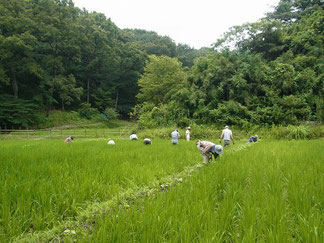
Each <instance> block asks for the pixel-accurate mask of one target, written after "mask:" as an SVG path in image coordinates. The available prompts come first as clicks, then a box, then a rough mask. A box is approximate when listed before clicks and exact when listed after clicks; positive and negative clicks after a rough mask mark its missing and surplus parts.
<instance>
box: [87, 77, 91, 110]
mask: <svg viewBox="0 0 324 243" xmlns="http://www.w3.org/2000/svg"><path fill="white" fill-rule="evenodd" d="M89 101H90V79H88V82H87V103H88V104H89Z"/></svg>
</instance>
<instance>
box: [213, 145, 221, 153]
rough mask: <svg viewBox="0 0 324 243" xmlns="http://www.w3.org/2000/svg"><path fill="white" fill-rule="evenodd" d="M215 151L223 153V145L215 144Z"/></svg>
mask: <svg viewBox="0 0 324 243" xmlns="http://www.w3.org/2000/svg"><path fill="white" fill-rule="evenodd" d="M215 153H217V154H222V153H223V146H222V145H216V146H215Z"/></svg>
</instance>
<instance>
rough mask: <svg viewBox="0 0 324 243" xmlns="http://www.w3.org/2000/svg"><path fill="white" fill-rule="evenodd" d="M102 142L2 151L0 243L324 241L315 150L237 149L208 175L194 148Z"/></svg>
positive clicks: (316, 145)
mask: <svg viewBox="0 0 324 243" xmlns="http://www.w3.org/2000/svg"><path fill="white" fill-rule="evenodd" d="M140 138H141V137H140ZM212 141H213V140H212ZM0 142H1V141H0ZM106 142H107V141H106V140H102V139H97V140H93V139H91V140H75V141H73V142H72V143H70V144H65V143H63V140H60V141H59V140H43V141H28V143H27V141H23V140H22V141H9V142H8V141H7V142H6V143H4V142H1V154H2V157H3V158H4V159H3V160H1V161H0V163H1V164H0V166H1V172H0V173H1V174H0V175H1V178H2V182H3V183H2V184H1V191H2V193H1V202H2V203H1V208H0V213H1V219H2V220H1V222H0V224H1V226H2V227H1V234H0V237H1V241H9V240H20V241H24V242H30V241H41V242H42V241H51V240H61V241H62V240H64V241H75V240H76V241H88V242H99V241H100V242H102V241H115V242H125V241H132V242H143V241H145V242H146V241H154V242H156V241H160V240H161V241H162V240H167V241H185V242H189V241H224V240H225V241H227V240H228V241H233V240H237V241H244V240H247V241H250V240H252V239H260V240H261V239H262V240H266V241H272V240H275V241H293V240H298V241H311V242H321V241H322V239H323V238H324V235H323V232H322V231H321V230H320V229H321V228H322V227H323V220H322V213H321V212H322V210H323V200H324V198H323V195H324V193H323V188H324V187H323V183H324V181H323V179H322V176H321V173H323V170H324V168H323V164H322V163H321V158H322V157H323V149H322V147H323V146H322V143H323V141H322V140H310V141H305V140H299V141H287V140H282V141H273V140H270V141H265V140H261V141H259V142H257V143H256V144H247V143H246V141H245V140H244V141H241V142H238V143H236V144H235V146H233V147H232V148H231V149H225V150H224V153H223V156H222V157H221V159H219V160H216V161H214V162H213V163H211V164H209V165H207V166H206V165H205V166H204V165H202V157H201V155H200V153H199V152H198V151H197V149H196V147H195V145H194V142H186V141H184V140H180V144H179V145H178V146H172V145H171V143H170V141H169V140H159V139H155V140H153V143H152V145H151V146H145V145H143V144H142V143H141V142H140V141H130V140H117V141H116V142H117V143H116V145H115V146H108V145H107V144H106ZM283 222H284V223H283ZM3 226H5V227H3ZM175 229H176V230H175Z"/></svg>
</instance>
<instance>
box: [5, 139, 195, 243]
mask: <svg viewBox="0 0 324 243" xmlns="http://www.w3.org/2000/svg"><path fill="white" fill-rule="evenodd" d="M199 162H201V156H200V154H199V153H198V151H197V149H196V148H195V144H194V142H193V141H190V142H185V141H181V142H180V144H179V145H178V146H172V145H171V141H169V140H153V144H152V145H150V146H145V145H143V144H142V142H141V141H129V140H117V141H116V145H115V146H111V145H107V140H89V139H88V140H73V142H71V143H68V144H66V143H64V142H63V141H62V140H37V141H34V140H28V141H23V140H22V141H13V140H10V141H0V179H1V184H0V191H1V193H0V218H1V220H0V242H5V241H8V240H9V239H12V237H16V236H18V235H20V234H22V233H27V232H35V231H39V230H46V229H50V228H52V227H54V226H55V225H57V223H58V222H60V221H64V220H68V219H71V218H72V219H73V218H74V217H75V216H76V215H77V214H78V212H79V211H80V209H84V208H85V207H87V206H88V205H89V204H92V203H96V202H103V201H106V200H110V199H111V198H113V197H114V196H116V195H118V194H120V193H122V192H123V191H127V190H131V189H134V188H138V187H142V186H144V185H150V184H152V183H158V181H159V180H160V179H161V178H163V177H165V176H167V175H170V174H174V173H177V172H179V171H182V170H183V169H184V168H185V167H187V166H192V165H194V164H197V163H199Z"/></svg>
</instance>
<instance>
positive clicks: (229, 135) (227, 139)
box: [219, 126, 234, 148]
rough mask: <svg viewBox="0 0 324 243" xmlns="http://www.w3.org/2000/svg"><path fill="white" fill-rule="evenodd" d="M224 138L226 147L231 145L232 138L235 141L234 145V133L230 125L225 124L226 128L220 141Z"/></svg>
mask: <svg viewBox="0 0 324 243" xmlns="http://www.w3.org/2000/svg"><path fill="white" fill-rule="evenodd" d="M222 139H223V140H224V148H225V147H226V146H228V147H231V140H232V141H233V145H234V137H233V133H232V131H231V130H230V129H229V127H228V126H225V129H224V130H223V131H222V135H221V136H220V138H219V142H220V143H221V142H222Z"/></svg>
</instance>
